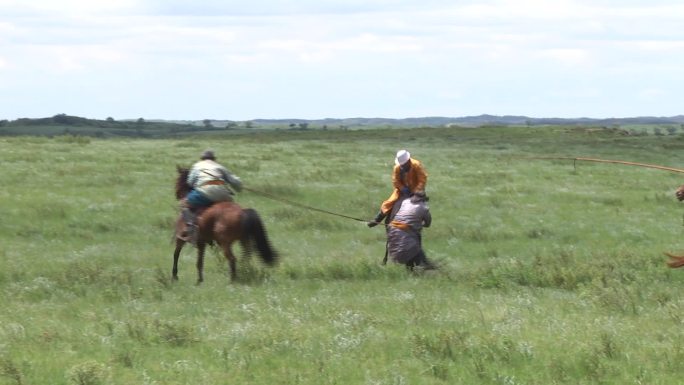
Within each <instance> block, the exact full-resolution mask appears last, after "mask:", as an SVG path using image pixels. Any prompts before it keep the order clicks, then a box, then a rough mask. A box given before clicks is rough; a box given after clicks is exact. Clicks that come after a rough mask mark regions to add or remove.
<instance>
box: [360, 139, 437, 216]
mask: <svg viewBox="0 0 684 385" xmlns="http://www.w3.org/2000/svg"><path fill="white" fill-rule="evenodd" d="M427 177H428V174H427V172H426V171H425V168H424V167H423V164H422V163H421V162H420V161H419V160H418V159H413V158H411V154H410V153H409V152H408V151H406V150H399V151H398V152H397V156H396V158H395V159H394V169H393V170H392V185H393V186H394V190H393V191H392V194H391V195H390V196H389V198H387V200H385V201H384V202H382V205H381V206H380V211H379V212H378V214H377V215H376V216H375V219H374V220H372V221H370V222H368V227H373V226H377V224H378V223H380V222H381V221H382V220H383V219H384V218H385V217H386V216H387V215H388V214H390V212H391V211H392V208H393V207H394V204H395V203H396V202H397V201H398V200H400V199H403V198H408V197H409V196H411V194H413V193H415V192H416V191H425V185H426V183H427Z"/></svg>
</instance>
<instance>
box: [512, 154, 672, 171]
mask: <svg viewBox="0 0 684 385" xmlns="http://www.w3.org/2000/svg"><path fill="white" fill-rule="evenodd" d="M524 159H542V160H572V161H574V164H575V167H577V165H576V163H577V161H578V160H581V161H587V162H598V163H616V164H625V165H628V166H637V167H647V168H655V169H658V170H664V171H672V172H679V173H682V174H684V170H682V169H679V168H674V167H667V166H660V165H657V164H648V163H638V162H627V161H624V160H613V159H599V158H584V157H569V156H534V157H529V158H524Z"/></svg>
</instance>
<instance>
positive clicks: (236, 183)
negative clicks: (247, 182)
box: [221, 167, 242, 192]
mask: <svg viewBox="0 0 684 385" xmlns="http://www.w3.org/2000/svg"><path fill="white" fill-rule="evenodd" d="M221 177H222V178H223V180H224V181H226V182H228V184H229V185H231V186H232V187H233V188H234V189H235V190H236V191H237V192H240V190H242V181H241V180H240V178H238V177H236V176H235V175H233V174H231V173H230V171H228V169H226V168H225V167H224V168H221Z"/></svg>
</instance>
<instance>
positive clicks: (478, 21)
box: [0, 0, 684, 121]
mask: <svg viewBox="0 0 684 385" xmlns="http://www.w3.org/2000/svg"><path fill="white" fill-rule="evenodd" d="M682 86H684V2H682V1H680V0H478V1H474V0H472V1H471V0H418V1H414V0H332V1H327V0H250V1H244V0H240V1H236V0H193V1H180V0H59V1H55V0H0V119H8V120H14V119H18V118H41V117H49V116H53V115H56V114H61V113H64V114H67V115H75V116H82V117H87V118H91V119H106V118H108V117H112V118H114V119H117V120H118V119H137V118H141V117H142V118H145V119H169V120H202V119H220V120H224V119H225V120H235V121H246V120H252V119H295V118H299V119H324V118H352V117H366V118H375V117H382V118H395V119H401V118H409V117H426V116H444V117H461V116H471V115H480V114H491V115H526V116H530V117H537V118H551V117H558V118H578V117H590V118H610V117H634V116H674V115H680V114H684V103H682V102H683V101H684V88H683V87H682Z"/></svg>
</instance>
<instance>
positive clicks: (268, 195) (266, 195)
mask: <svg viewBox="0 0 684 385" xmlns="http://www.w3.org/2000/svg"><path fill="white" fill-rule="evenodd" d="M242 189H243V190H247V191H249V192H253V193H255V194H258V195H261V196H264V197H266V198H270V199H273V200H276V201H280V202H283V203H287V204H289V205H292V206H297V207H301V208H304V209H307V210H312V211H318V212H320V213H324V214H330V215H335V216H338V217H342V218H347V219H352V220H355V221H358V222H364V223H366V222H368V220H366V219H361V218H356V217H351V216H349V215H345V214H339V213H334V212H332V211H328V210H323V209H319V208H316V207H311V206H307V205H304V204H301V203H298V202H293V201H291V200H288V199H284V198H281V197H279V196H276V195H273V194H269V193H267V192H263V191H259V190H255V189H253V188H249V187H245V186H242Z"/></svg>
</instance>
